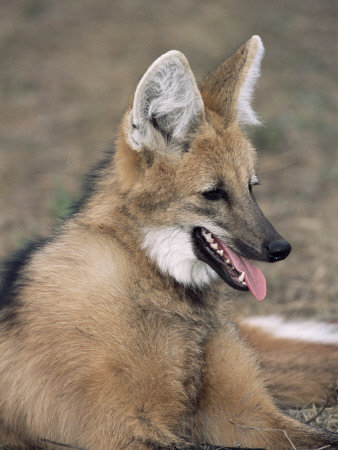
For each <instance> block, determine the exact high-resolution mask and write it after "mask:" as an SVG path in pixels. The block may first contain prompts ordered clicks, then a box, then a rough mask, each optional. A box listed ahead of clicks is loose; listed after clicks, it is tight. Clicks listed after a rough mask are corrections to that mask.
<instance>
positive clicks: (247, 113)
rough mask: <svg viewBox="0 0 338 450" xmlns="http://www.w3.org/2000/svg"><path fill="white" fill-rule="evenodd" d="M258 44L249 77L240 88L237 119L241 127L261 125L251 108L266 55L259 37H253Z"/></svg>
mask: <svg viewBox="0 0 338 450" xmlns="http://www.w3.org/2000/svg"><path fill="white" fill-rule="evenodd" d="M251 40H255V41H256V44H257V50H256V55H255V58H254V60H253V62H252V63H251V66H250V68H249V70H248V73H247V76H246V78H245V80H244V82H243V84H242V86H241V88H240V91H239V96H238V109H237V118H238V122H239V123H240V125H246V124H248V125H260V120H259V119H258V117H257V115H256V113H255V111H254V110H253V109H252V107H251V101H252V97H253V92H254V87H255V85H256V82H257V79H258V77H259V75H260V69H261V61H262V58H263V55H264V46H263V43H262V40H261V38H260V37H259V36H253V37H252V38H251Z"/></svg>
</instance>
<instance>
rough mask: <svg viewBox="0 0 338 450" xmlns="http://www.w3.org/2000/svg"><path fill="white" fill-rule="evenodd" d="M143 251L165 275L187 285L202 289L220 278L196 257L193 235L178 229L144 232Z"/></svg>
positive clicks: (147, 230) (158, 229)
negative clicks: (192, 240)
mask: <svg viewBox="0 0 338 450" xmlns="http://www.w3.org/2000/svg"><path fill="white" fill-rule="evenodd" d="M144 231H145V234H144V240H143V246H142V247H143V249H145V250H146V251H147V253H148V255H149V256H150V258H151V260H152V261H153V262H154V263H156V264H157V266H158V268H159V269H160V270H161V272H162V273H164V274H165V275H170V276H172V277H173V278H174V279H175V280H176V281H178V282H179V283H182V284H184V285H190V286H196V287H202V286H204V285H207V284H209V283H210V281H212V280H213V279H214V278H216V277H217V274H216V272H214V271H213V270H212V269H211V268H210V267H209V266H208V265H207V264H206V263H204V262H203V261H200V260H199V259H197V258H196V256H195V253H194V250H193V245H192V242H191V233H189V232H187V231H185V230H183V229H182V228H178V227H164V228H157V229H156V228H155V229H146V230H144Z"/></svg>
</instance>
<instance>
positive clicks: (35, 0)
mask: <svg viewBox="0 0 338 450" xmlns="http://www.w3.org/2000/svg"><path fill="white" fill-rule="evenodd" d="M0 11H1V14H0V61H1V63H0V64H1V66H0V67H1V69H0V257H1V258H3V257H5V255H6V254H8V252H10V251H12V250H13V249H16V248H18V247H19V246H20V245H22V243H23V242H24V241H25V240H26V239H28V238H30V237H34V236H36V235H39V234H46V233H49V232H51V231H52V230H53V227H54V225H55V223H56V221H57V220H58V218H60V217H62V216H64V215H65V214H66V213H67V210H68V208H69V206H70V205H71V202H72V200H73V199H74V198H77V196H78V195H79V191H80V186H81V180H82V179H83V175H84V174H85V172H86V171H87V170H88V168H90V167H91V166H92V165H93V163H94V162H95V161H97V160H98V159H99V158H100V156H101V154H102V152H103V151H104V150H105V149H106V148H107V147H108V146H109V145H111V143H112V142H113V141H114V138H115V136H116V132H117V126H118V123H119V120H120V118H121V115H122V113H123V111H124V109H125V107H126V105H127V102H128V99H129V96H130V94H131V92H132V91H133V89H134V87H135V86H136V83H137V81H138V80H139V79H140V77H141V76H142V75H143V73H144V71H145V70H146V69H147V67H148V66H149V64H151V63H152V61H153V60H154V59H155V58H157V57H158V56H159V55H161V54H162V53H164V52H166V51H168V50H170V49H177V50H181V51H182V52H183V53H185V54H186V56H187V57H188V59H189V61H190V64H191V66H192V69H193V71H194V73H195V74H196V76H197V79H198V80H201V79H202V77H203V76H204V75H206V74H207V73H208V72H209V71H210V70H212V69H213V68H215V67H216V66H217V65H218V64H219V63H220V62H222V61H223V60H224V59H225V58H226V57H227V56H230V55H231V54H232V52H233V51H235V50H236V49H237V48H238V47H239V46H240V45H241V44H242V43H244V42H245V41H246V40H247V39H248V38H250V37H251V36H252V35H253V34H259V35H260V36H261V37H262V39H263V42H264V45H265V48H266V56H265V58H264V61H263V70H262V78H261V80H260V81H259V85H258V88H257V91H256V97H255V101H254V106H255V109H256V110H257V111H258V112H259V115H260V117H261V118H262V119H263V122H264V123H265V126H264V127H262V128H259V129H253V130H252V131H251V137H252V139H253V141H254V143H255V145H256V147H257V150H258V153H259V157H260V171H259V176H260V178H261V181H262V185H261V186H259V187H257V188H256V189H255V194H256V197H257V198H258V201H259V202H260V204H261V206H262V209H263V211H264V212H265V213H266V215H267V216H268V217H269V219H271V221H272V222H273V223H274V225H275V226H276V228H277V229H278V231H279V232H280V233H281V234H282V235H283V236H284V237H285V238H287V239H288V240H289V241H290V242H291V243H292V246H293V252H292V253H291V255H290V257H289V258H288V259H287V260H286V261H284V262H281V263H279V264H276V265H269V266H268V265H264V267H263V271H264V273H265V275H266V278H267V283H268V296H267V298H266V300H265V301H264V302H261V303H258V302H256V301H255V300H254V298H253V297H252V296H250V295H249V294H247V295H245V294H237V293H236V292H234V291H232V292H231V295H233V297H234V308H235V309H236V311H240V313H241V314H266V313H283V314H284V315H286V316H293V317H299V316H301V317H316V318H320V319H337V318H338V314H337V313H338V302H337V299H338V295H337V294H338V282H337V274H338V213H337V210H338V158H337V138H338V136H337V128H338V127H337V122H338V121H337V118H338V117H337V110H338V108H337V105H338V90H337V75H338V71H337V63H338V55H337V44H338V35H337V34H338V33H337V31H338V26H337V23H338V2H337V1H336V0H320V1H318V0H297V1H294V0H283V1H279V2H272V1H270V0H240V1H238V0H226V1H225V0H208V1H206V0H167V1H160V0H124V1H122V0H121V1H115V0H110V1H108V0H81V1H76V0H74V1H69V0H49V1H46V0H25V1H13V0H0Z"/></svg>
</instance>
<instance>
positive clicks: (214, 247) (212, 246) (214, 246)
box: [210, 243, 218, 250]
mask: <svg viewBox="0 0 338 450" xmlns="http://www.w3.org/2000/svg"><path fill="white" fill-rule="evenodd" d="M210 247H211V248H213V249H215V250H217V249H218V245H217V243H215V244H210Z"/></svg>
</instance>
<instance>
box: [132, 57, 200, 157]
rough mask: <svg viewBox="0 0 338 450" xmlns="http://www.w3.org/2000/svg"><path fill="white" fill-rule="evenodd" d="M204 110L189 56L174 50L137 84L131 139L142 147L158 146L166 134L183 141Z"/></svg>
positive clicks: (135, 144)
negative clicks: (154, 122)
mask: <svg viewBox="0 0 338 450" xmlns="http://www.w3.org/2000/svg"><path fill="white" fill-rule="evenodd" d="M203 111H204V104H203V100H202V97H201V94H200V92H199V90H198V87H197V83H196V80H195V77H194V75H193V73H192V71H191V69H190V66H189V63H188V61H187V59H186V57H185V56H184V55H183V54H182V53H180V52H178V51H176V50H172V51H170V52H168V53H165V54H164V55H162V56H160V57H159V58H158V59H157V60H156V61H155V62H154V63H153V64H152V65H151V66H150V67H149V69H148V70H147V72H146V73H145V74H144V75H143V77H142V79H141V81H140V83H139V84H138V86H137V89H136V92H135V96H134V102H133V108H132V114H131V120H132V124H131V126H130V133H131V136H130V135H129V142H130V144H131V146H132V148H134V150H139V149H141V148H142V147H143V146H148V147H155V148H157V147H158V145H159V143H160V142H159V141H160V140H161V138H162V141H163V142H164V143H165V136H163V134H164V135H167V136H170V139H172V140H177V141H184V140H185V138H186V137H187V134H188V133H189V130H190V129H191V128H192V127H193V125H194V124H195V123H196V121H197V120H198V119H199V117H200V116H201V114H202V113H203ZM153 120H155V121H156V123H157V125H158V126H159V128H160V131H159V130H156V128H155V127H154V126H153V123H152V121H153ZM130 133H129V134H130Z"/></svg>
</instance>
